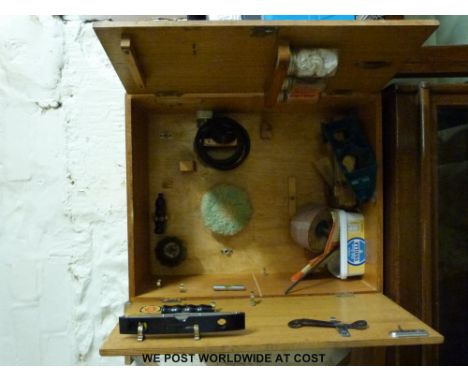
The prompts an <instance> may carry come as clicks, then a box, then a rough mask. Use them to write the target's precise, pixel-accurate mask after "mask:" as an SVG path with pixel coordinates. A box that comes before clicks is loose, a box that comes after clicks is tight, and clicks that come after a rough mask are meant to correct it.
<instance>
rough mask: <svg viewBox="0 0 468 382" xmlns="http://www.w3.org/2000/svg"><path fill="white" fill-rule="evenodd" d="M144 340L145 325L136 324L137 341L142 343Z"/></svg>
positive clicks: (141, 323)
mask: <svg viewBox="0 0 468 382" xmlns="http://www.w3.org/2000/svg"><path fill="white" fill-rule="evenodd" d="M144 340H145V324H144V323H143V322H139V323H138V327H137V341H138V342H143V341H144Z"/></svg>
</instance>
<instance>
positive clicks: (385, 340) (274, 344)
mask: <svg viewBox="0 0 468 382" xmlns="http://www.w3.org/2000/svg"><path fill="white" fill-rule="evenodd" d="M436 27H437V23H435V22H433V21H377V22H372V21H371V22H358V21H356V22H274V23H271V22H262V21H254V22H252V21H245V22H222V23H213V22H178V23H170V22H155V23H147V22H141V23H131V24H125V23H123V24H122V23H98V24H96V25H95V31H96V34H97V36H98V38H99V39H100V41H101V42H102V45H103V47H104V49H105V50H106V53H107V54H108V56H109V58H110V60H111V62H112V64H113V66H114V68H115V70H116V72H117V74H118V75H119V77H120V79H121V81H122V83H123V84H124V86H125V88H126V91H127V96H126V147H127V194H128V241H129V300H130V303H129V305H128V306H127V312H129V313H137V312H139V310H140V308H141V306H143V305H145V304H156V305H157V304H161V300H162V299H167V298H172V299H174V298H184V299H185V300H186V301H190V302H207V301H212V300H215V301H216V303H217V306H218V307H220V308H221V309H222V310H223V311H243V312H245V313H246V330H245V332H242V333H240V334H236V335H233V336H229V337H227V336H225V337H206V338H203V339H202V341H194V340H193V339H190V338H177V339H161V338H148V339H146V340H145V341H144V342H137V341H136V340H135V338H134V336H126V335H120V334H119V331H118V327H116V328H115V329H114V331H113V332H112V333H111V334H110V336H109V338H108V339H107V340H106V341H105V343H104V344H103V346H102V348H101V354H102V355H141V353H142V352H150V353H176V352H177V353H179V352H187V353H194V352H200V351H204V352H240V351H269V350H272V351H273V350H286V349H297V350H299V349H312V348H317V347H322V348H323V347H370V346H371V347H375V346H394V345H416V344H438V343H441V342H442V341H443V337H442V336H441V335H440V334H439V333H437V332H436V331H434V330H433V329H431V328H430V327H428V326H427V325H426V324H424V323H423V322H422V321H420V320H418V319H417V318H416V317H414V316H413V315H411V314H410V313H408V312H407V311H405V310H404V309H402V308H401V307H400V306H398V305H397V304H396V303H394V302H392V301H391V300H390V299H388V298H387V297H385V296H384V295H383V294H382V293H383V288H384V282H385V280H384V272H383V271H384V262H385V261H386V259H385V256H386V255H385V253H384V249H383V248H384V224H383V214H384V195H385V190H384V188H383V179H384V169H383V159H382V155H383V140H382V115H381V113H382V106H381V96H380V91H381V89H382V88H383V87H384V86H385V85H386V83H387V82H388V81H389V80H390V79H391V78H392V77H393V76H394V74H395V73H396V72H397V71H398V69H399V68H400V67H401V66H402V65H403V64H404V63H405V62H406V61H407V60H409V58H410V57H411V55H412V54H413V52H415V51H417V50H418V49H419V47H420V46H421V45H422V43H423V42H424V41H425V40H426V38H427V37H429V35H430V34H431V33H432V32H433V31H434V30H435V28H436ZM284 46H288V47H291V48H295V47H311V48H332V49H337V51H338V57H339V66H338V70H337V72H336V75H335V76H333V77H331V78H330V79H329V80H328V81H327V84H326V90H325V91H324V93H323V96H322V97H321V99H320V101H319V102H318V103H314V102H310V101H301V102H299V101H296V102H290V103H288V102H277V101H276V99H277V90H278V89H277V86H276V85H275V83H276V84H277V82H278V81H277V76H278V75H281V70H279V69H278V66H277V59H278V56H279V52H280V51H281V47H284ZM271 100H273V102H271ZM199 110H213V111H215V112H222V113H223V114H224V115H227V116H230V117H232V118H234V119H235V120H237V121H239V122H240V123H241V124H242V125H243V126H244V127H245V129H246V130H247V131H248V133H249V135H250V138H251V152H250V155H249V157H248V159H247V160H246V161H245V162H244V163H243V164H242V165H241V166H240V167H238V168H236V169H235V170H232V171H228V172H222V171H217V170H215V169H212V168H208V167H204V166H203V165H200V164H197V169H196V171H195V172H192V173H189V174H187V173H181V172H180V171H179V167H178V166H179V161H196V160H197V158H196V156H195V154H194V152H193V139H194V135H195V132H196V129H197V124H196V112H197V111H199ZM350 114H352V115H356V116H358V118H359V120H360V122H361V124H362V127H363V130H364V131H365V133H366V135H367V138H368V140H369V142H370V144H371V146H372V148H373V150H374V152H375V156H376V161H377V186H376V194H375V198H374V199H373V200H372V201H370V202H368V203H366V204H365V205H364V206H363V208H362V211H361V212H362V213H363V215H364V217H365V221H366V241H367V248H368V258H367V263H366V273H365V275H363V276H362V277H358V278H354V279H349V280H340V279H337V278H334V277H333V276H331V275H328V274H323V275H320V276H318V277H314V278H311V279H307V280H304V281H303V282H301V284H300V285H299V286H298V288H296V289H295V291H294V292H293V293H291V294H290V295H288V296H284V294H283V293H284V290H285V288H286V287H287V286H288V284H289V283H290V280H289V277H290V276H291V274H293V273H295V272H296V271H297V270H298V269H300V268H301V267H302V266H303V265H304V264H305V262H306V261H307V255H306V254H305V253H304V251H303V249H301V248H300V247H299V246H297V245H296V244H295V243H294V242H293V241H292V240H291V238H290V236H289V221H290V195H289V183H288V182H289V179H290V178H291V177H294V178H296V179H297V184H296V190H295V191H296V192H295V195H294V203H295V204H297V205H298V206H300V205H303V204H306V203H310V202H314V203H317V204H325V203H326V201H325V196H324V192H323V181H322V180H321V178H320V176H319V175H318V173H317V172H316V171H315V170H314V163H315V162H316V161H317V160H318V158H319V157H320V155H321V153H322V152H323V150H324V145H323V142H322V136H321V133H320V124H321V123H322V122H324V121H328V120H330V119H333V118H335V117H337V116H338V117H339V116H346V115H350ZM264 124H267V125H268V126H269V129H270V130H271V136H269V138H268V139H264V138H263V137H262V136H261V134H260V130H261V126H262V125H264ZM221 182H227V183H232V184H236V185H238V186H241V187H242V188H243V189H245V190H246V191H247V192H248V194H249V197H250V199H251V203H252V206H253V210H254V212H253V216H252V219H251V221H250V222H249V224H248V226H247V227H246V228H245V229H244V230H243V231H242V232H241V233H240V234H238V235H236V236H234V237H232V238H225V237H219V236H217V235H213V234H212V233H210V232H209V231H208V230H207V229H206V228H205V227H204V226H203V223H202V222H201V220H200V212H199V210H200V200H201V197H202V195H203V193H204V192H206V190H207V189H208V188H210V187H211V186H213V185H216V184H218V183H221ZM160 192H163V193H164V195H165V196H166V200H167V205H168V211H169V212H168V215H169V220H168V221H167V233H168V234H171V235H175V236H177V237H180V238H181V239H182V240H183V241H184V243H185V244H186V247H187V251H188V256H187V260H186V261H185V262H184V263H183V264H181V265H180V266H178V267H175V268H168V267H163V266H161V265H160V264H159V263H157V262H156V260H155V256H154V247H155V245H156V237H155V235H154V234H153V227H152V224H153V223H152V214H153V212H154V200H155V198H156V196H157V194H158V193H160ZM225 247H229V248H232V249H233V251H234V252H233V254H232V256H230V257H226V256H222V255H220V250H221V249H222V248H225ZM158 279H161V281H162V283H161V285H160V286H158V285H157V280H158ZM181 283H183V284H184V288H185V291H183V292H181V291H180V288H179V286H180V284H181ZM217 283H221V284H244V285H245V286H246V291H241V292H229V294H223V293H219V292H213V290H212V285H213V284H217ZM250 291H254V293H255V295H256V296H257V297H259V299H260V303H258V304H257V305H256V306H251V305H250V304H249V293H250ZM332 316H334V317H337V318H338V319H340V320H343V321H354V320H358V319H365V320H367V321H368V322H369V329H367V330H364V331H356V332H353V333H352V336H351V337H348V338H344V337H341V336H339V335H338V333H336V332H333V333H332V332H330V331H329V330H326V329H314V332H313V334H312V333H311V332H310V331H306V330H292V329H290V328H289V327H288V326H287V323H288V321H290V320H292V319H295V318H300V317H311V318H316V319H329V318H330V317H332ZM398 326H401V327H403V328H405V329H412V328H413V329H414V328H421V329H426V330H427V331H428V333H429V336H427V337H421V338H406V339H396V338H391V337H390V336H389V334H388V333H389V331H390V330H395V329H397V327H398Z"/></svg>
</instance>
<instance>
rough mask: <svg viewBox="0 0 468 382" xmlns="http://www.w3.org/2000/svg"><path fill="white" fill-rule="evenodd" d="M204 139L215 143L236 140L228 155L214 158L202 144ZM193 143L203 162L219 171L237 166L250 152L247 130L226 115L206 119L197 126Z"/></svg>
mask: <svg viewBox="0 0 468 382" xmlns="http://www.w3.org/2000/svg"><path fill="white" fill-rule="evenodd" d="M205 139H213V140H214V141H215V142H217V143H224V144H226V143H230V142H234V140H237V146H236V147H235V148H236V149H235V151H234V153H233V154H232V155H231V156H230V157H228V158H225V159H216V158H213V157H212V156H211V155H210V154H209V153H208V150H209V148H207V147H205V145H204V142H205ZM193 144H194V149H195V152H196V153H197V155H198V156H199V158H200V160H201V161H202V162H203V163H205V164H206V165H207V166H210V167H213V168H215V169H217V170H221V171H228V170H232V169H234V168H236V167H238V166H239V165H240V164H241V163H242V162H243V161H244V160H245V159H246V158H247V155H248V154H249V152H250V138H249V135H248V133H247V131H246V130H245V129H244V128H243V127H242V126H241V125H240V124H239V123H237V122H236V121H234V120H233V119H231V118H227V117H215V118H212V119H209V120H207V121H206V122H205V123H204V124H203V125H201V126H200V127H199V128H198V132H197V135H196V136H195V140H194V143H193Z"/></svg>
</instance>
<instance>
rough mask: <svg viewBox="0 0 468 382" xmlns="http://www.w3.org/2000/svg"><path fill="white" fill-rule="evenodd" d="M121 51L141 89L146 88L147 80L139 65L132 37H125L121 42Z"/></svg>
mask: <svg viewBox="0 0 468 382" xmlns="http://www.w3.org/2000/svg"><path fill="white" fill-rule="evenodd" d="M120 49H121V50H122V52H123V53H124V54H125V57H126V61H127V65H128V70H129V71H130V74H131V76H132V78H133V80H134V81H135V83H136V84H137V86H138V87H139V88H140V89H144V88H145V80H144V76H143V71H142V69H141V67H140V65H139V64H138V60H137V56H136V53H135V50H134V48H133V45H132V40H131V39H130V37H127V36H123V37H122V40H121V41H120Z"/></svg>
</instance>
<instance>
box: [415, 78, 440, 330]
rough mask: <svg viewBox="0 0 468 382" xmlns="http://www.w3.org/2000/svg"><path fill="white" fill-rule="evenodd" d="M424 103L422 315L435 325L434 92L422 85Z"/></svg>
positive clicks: (421, 181)
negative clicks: (433, 309) (433, 312)
mask: <svg viewBox="0 0 468 382" xmlns="http://www.w3.org/2000/svg"><path fill="white" fill-rule="evenodd" d="M419 98H420V102H421V106H420V107H421V158H420V163H419V165H420V179H419V182H420V184H421V191H422V192H421V194H420V211H421V216H420V225H421V255H422V262H421V267H422V268H423V271H422V273H421V291H422V292H423V293H422V296H421V297H422V298H421V313H422V315H421V318H422V319H423V320H424V321H425V322H428V323H431V324H432V320H433V317H432V297H433V295H432V293H433V287H434V286H433V284H432V274H433V269H432V268H433V267H432V258H433V253H435V248H437V247H436V245H435V244H436V241H437V234H436V228H435V216H437V215H436V212H435V209H436V207H437V205H436V204H435V203H434V201H435V195H436V192H437V191H436V187H437V182H436V173H435V169H436V164H437V162H436V159H437V157H436V155H437V153H436V152H435V148H436V147H437V146H436V143H437V142H436V141H435V133H434V131H433V119H432V113H431V95H430V89H428V88H427V87H425V86H424V85H422V86H421V88H420V90H419Z"/></svg>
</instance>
